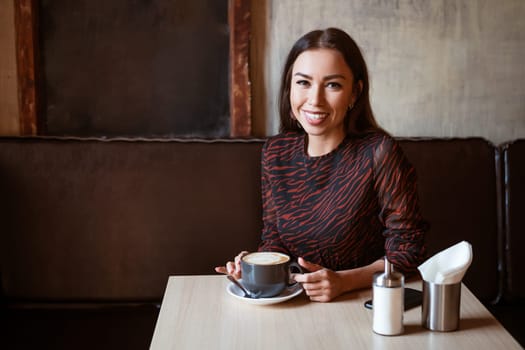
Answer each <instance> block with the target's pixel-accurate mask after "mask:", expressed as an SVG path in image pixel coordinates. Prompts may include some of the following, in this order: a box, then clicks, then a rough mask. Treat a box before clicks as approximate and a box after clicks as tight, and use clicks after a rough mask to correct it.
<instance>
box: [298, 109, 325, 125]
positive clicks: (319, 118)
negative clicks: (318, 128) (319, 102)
mask: <svg viewBox="0 0 525 350" xmlns="http://www.w3.org/2000/svg"><path fill="white" fill-rule="evenodd" d="M302 113H303V116H304V117H305V119H306V121H307V122H308V123H309V124H311V125H319V124H321V123H322V122H323V121H324V120H325V119H326V118H327V117H328V113H324V112H312V111H308V112H307V111H304V110H303V111H302Z"/></svg>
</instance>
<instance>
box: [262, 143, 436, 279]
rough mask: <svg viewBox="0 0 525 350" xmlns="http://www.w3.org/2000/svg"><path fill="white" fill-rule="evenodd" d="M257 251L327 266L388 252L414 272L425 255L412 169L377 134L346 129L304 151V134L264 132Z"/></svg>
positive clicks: (356, 263)
mask: <svg viewBox="0 0 525 350" xmlns="http://www.w3.org/2000/svg"><path fill="white" fill-rule="evenodd" d="M262 196H263V221H264V227H263V232H262V242H261V244H260V246H259V250H260V251H281V252H285V253H287V254H290V255H291V256H293V257H303V258H304V259H306V260H308V261H310V262H313V263H316V264H320V265H322V266H324V267H326V268H329V269H332V270H336V271H337V270H345V269H352V268H356V267H360V266H365V265H368V264H370V263H372V262H374V261H376V260H377V259H379V258H381V257H383V256H385V255H386V256H387V257H388V259H389V260H390V261H391V262H392V263H393V264H394V266H395V267H396V269H397V270H398V271H402V272H404V273H410V272H413V271H414V270H415V269H416V267H417V266H418V265H419V264H420V263H422V262H423V259H424V258H425V246H424V235H425V231H426V229H427V224H426V222H425V221H424V220H423V218H422V216H421V213H420V210H419V201H418V195H417V188H416V174H415V170H414V168H413V167H412V165H411V164H410V163H409V162H408V161H407V159H406V158H405V156H404V154H403V152H402V150H401V148H400V147H399V145H398V144H397V143H396V141H395V140H394V139H393V138H392V137H390V136H388V135H385V134H383V133H369V134H366V135H363V136H347V137H346V138H345V139H344V140H343V142H342V143H341V144H340V145H339V146H338V147H337V148H336V149H335V150H333V151H332V152H330V153H328V154H326V155H323V156H320V157H310V156H308V155H307V153H306V144H305V135H304V134H303V133H286V134H281V135H277V136H275V137H272V138H270V139H268V141H267V142H266V143H265V145H264V147H263V153H262Z"/></svg>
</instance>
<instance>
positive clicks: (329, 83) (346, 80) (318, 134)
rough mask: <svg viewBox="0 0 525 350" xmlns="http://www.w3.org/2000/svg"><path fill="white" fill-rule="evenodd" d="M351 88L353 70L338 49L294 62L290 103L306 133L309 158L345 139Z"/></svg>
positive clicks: (352, 98) (303, 55) (304, 55)
mask: <svg viewBox="0 0 525 350" xmlns="http://www.w3.org/2000/svg"><path fill="white" fill-rule="evenodd" d="M354 86H355V84H354V77H353V74H352V71H351V70H350V68H349V67H348V65H347V64H346V62H345V60H344V59H343V56H342V55H341V53H340V52H339V51H337V50H333V49H312V50H307V51H304V52H303V53H301V54H300V55H299V56H298V57H297V59H296V60H295V62H294V65H293V69H292V76H291V87H290V104H291V108H292V113H293V115H294V117H295V118H296V119H297V121H298V122H299V123H300V124H301V126H302V128H303V129H304V130H305V132H306V133H307V134H308V153H309V154H310V155H322V154H326V153H328V152H330V151H332V150H333V149H335V148H336V147H337V146H338V145H339V144H340V143H341V141H342V140H343V139H344V137H345V135H346V131H345V125H344V124H345V123H344V119H345V116H346V114H347V111H348V108H349V105H350V104H353V103H354V101H355V96H356V94H355V91H354V90H355V89H354Z"/></svg>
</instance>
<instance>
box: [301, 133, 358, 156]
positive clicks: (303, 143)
mask: <svg viewBox="0 0 525 350" xmlns="http://www.w3.org/2000/svg"><path fill="white" fill-rule="evenodd" d="M307 137H308V135H307V134H304V135H302V137H301V142H300V146H301V149H302V153H303V156H304V159H305V161H309V162H315V161H317V160H322V159H327V158H332V157H333V156H334V155H335V154H337V153H339V150H340V149H341V148H343V147H344V146H345V145H346V144H347V143H348V142H349V140H350V136H349V135H346V136H345V137H344V138H343V140H342V141H341V142H340V143H339V145H337V147H335V148H334V149H333V150H331V151H330V152H328V153H326V154H323V155H320V156H311V155H309V154H308V150H307V145H308V143H307V142H306V139H307Z"/></svg>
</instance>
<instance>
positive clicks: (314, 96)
mask: <svg viewBox="0 0 525 350" xmlns="http://www.w3.org/2000/svg"><path fill="white" fill-rule="evenodd" d="M323 101H324V91H323V89H322V87H321V86H319V85H312V87H311V88H310V89H309V92H308V104H309V105H311V106H319V105H322V104H323Z"/></svg>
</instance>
